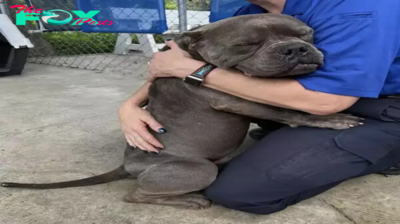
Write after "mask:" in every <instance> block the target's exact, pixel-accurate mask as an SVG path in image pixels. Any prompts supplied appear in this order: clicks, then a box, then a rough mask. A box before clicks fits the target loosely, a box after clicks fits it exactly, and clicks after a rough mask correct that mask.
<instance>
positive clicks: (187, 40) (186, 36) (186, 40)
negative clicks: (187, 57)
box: [179, 29, 204, 51]
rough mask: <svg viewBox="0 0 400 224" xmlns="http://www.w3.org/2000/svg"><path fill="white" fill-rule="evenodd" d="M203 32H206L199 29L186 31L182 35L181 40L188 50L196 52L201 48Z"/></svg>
mask: <svg viewBox="0 0 400 224" xmlns="http://www.w3.org/2000/svg"><path fill="white" fill-rule="evenodd" d="M203 32H204V31H202V30H197V29H196V30H192V31H186V32H183V33H182V34H181V35H180V38H179V39H180V41H181V42H182V44H183V45H184V46H185V47H186V48H187V49H188V50H191V51H195V50H196V49H198V48H199V43H200V40H202V38H203Z"/></svg>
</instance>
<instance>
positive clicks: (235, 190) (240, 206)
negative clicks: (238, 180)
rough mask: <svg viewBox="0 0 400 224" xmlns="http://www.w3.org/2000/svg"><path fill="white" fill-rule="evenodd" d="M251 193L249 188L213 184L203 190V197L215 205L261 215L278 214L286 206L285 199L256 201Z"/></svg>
mask: <svg viewBox="0 0 400 224" xmlns="http://www.w3.org/2000/svg"><path fill="white" fill-rule="evenodd" d="M252 192H253V191H252V190H251V188H250V187H248V188H246V187H245V186H243V188H240V187H232V185H230V186H227V185H225V184H221V183H219V182H214V183H213V184H212V185H211V186H209V187H208V188H206V189H205V196H206V197H207V198H208V199H210V200H211V201H213V202H214V203H215V204H217V205H220V206H223V207H226V208H229V209H233V210H238V211H243V212H247V213H253V214H261V215H266V214H271V213H275V212H279V211H281V210H284V209H285V208H286V207H287V206H288V204H287V203H286V201H287V199H282V200H269V199H268V198H266V197H264V198H263V200H256V198H255V195H254V194H253V193H252ZM260 196H261V195H260ZM258 199H260V198H258Z"/></svg>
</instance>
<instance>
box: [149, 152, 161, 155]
mask: <svg viewBox="0 0 400 224" xmlns="http://www.w3.org/2000/svg"><path fill="white" fill-rule="evenodd" d="M150 153H151V154H153V155H158V154H160V153H159V152H150Z"/></svg>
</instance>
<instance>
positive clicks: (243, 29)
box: [177, 13, 323, 77]
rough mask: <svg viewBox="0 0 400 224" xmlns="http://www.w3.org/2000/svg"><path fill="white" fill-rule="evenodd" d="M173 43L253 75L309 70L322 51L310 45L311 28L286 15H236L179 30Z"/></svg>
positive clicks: (279, 74) (313, 66)
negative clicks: (193, 28)
mask: <svg viewBox="0 0 400 224" xmlns="http://www.w3.org/2000/svg"><path fill="white" fill-rule="evenodd" d="M178 40H179V41H177V43H178V44H179V45H180V46H181V47H182V48H184V49H185V48H186V49H185V50H187V51H188V52H189V53H191V54H192V55H194V57H195V58H197V59H201V58H202V59H203V60H205V61H208V62H210V63H213V64H215V65H216V66H218V67H221V68H226V69H238V70H240V71H242V72H244V73H246V74H248V75H252V76H255V77H282V76H288V75H298V74H306V73H310V72H313V71H314V70H315V69H316V68H317V67H318V66H321V65H322V64H323V55H322V53H321V52H320V51H318V50H317V49H316V48H315V47H314V46H313V45H312V43H313V30H312V29H311V28H310V27H308V26H307V25H306V24H304V23H303V22H301V21H299V20H297V19H295V18H293V17H290V16H286V15H280V14H270V13H268V14H257V15H244V16H237V17H233V18H229V19H225V20H221V21H218V22H215V23H211V24H208V25H205V26H202V27H200V28H197V29H195V30H192V31H188V32H185V33H183V34H182V35H181V36H180V38H178Z"/></svg>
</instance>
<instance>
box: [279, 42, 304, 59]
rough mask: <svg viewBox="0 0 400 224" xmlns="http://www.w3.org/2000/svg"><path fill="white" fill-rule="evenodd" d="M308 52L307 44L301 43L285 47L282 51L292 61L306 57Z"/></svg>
mask: <svg viewBox="0 0 400 224" xmlns="http://www.w3.org/2000/svg"><path fill="white" fill-rule="evenodd" d="M308 52H309V47H308V46H307V45H306V44H301V43H299V44H291V45H287V46H283V47H282V50H281V53H282V54H283V55H284V56H286V57H288V58H290V59H295V58H298V57H302V56H305V55H306V54H307V53H308Z"/></svg>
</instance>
